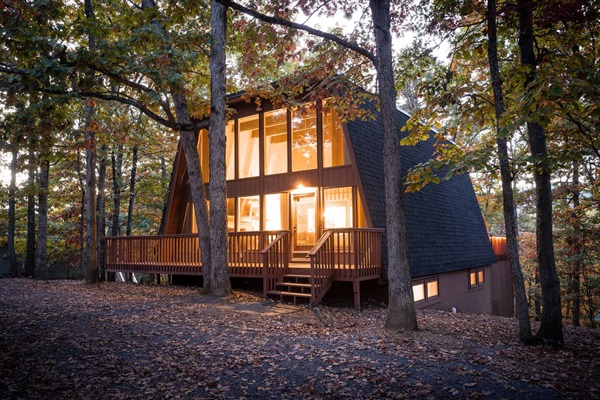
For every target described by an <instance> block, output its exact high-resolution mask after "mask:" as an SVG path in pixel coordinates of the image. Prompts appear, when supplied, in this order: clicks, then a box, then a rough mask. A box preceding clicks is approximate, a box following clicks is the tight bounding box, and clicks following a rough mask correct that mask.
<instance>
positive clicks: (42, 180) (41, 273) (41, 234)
mask: <svg viewBox="0 0 600 400" xmlns="http://www.w3.org/2000/svg"><path fill="white" fill-rule="evenodd" d="M47 153H48V148H44V150H43V151H42V153H41V157H40V174H39V194H38V234H37V246H36V248H37V249H36V257H35V268H36V270H35V276H36V278H37V279H48V278H49V272H50V271H49V269H48V267H49V266H48V182H49V174H50V161H48V159H47V158H46V156H47Z"/></svg>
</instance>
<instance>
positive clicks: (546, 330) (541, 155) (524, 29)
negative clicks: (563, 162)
mask: <svg viewBox="0 0 600 400" xmlns="http://www.w3.org/2000/svg"><path fill="white" fill-rule="evenodd" d="M517 8H518V13H519V50H520V54H521V64H522V65H523V66H525V67H527V71H528V72H527V74H526V76H525V83H524V89H525V92H526V93H528V94H530V95H532V94H531V92H532V90H533V83H534V82H535V80H536V68H537V60H536V57H535V53H534V47H533V43H534V34H533V1H532V0H518V2H517ZM532 101H533V100H532ZM527 135H528V139H529V148H530V151H531V155H532V157H533V162H534V169H533V176H534V180H535V191H536V197H537V198H536V241H537V243H536V247H537V259H538V263H539V270H540V284H541V286H542V321H541V323H540V329H539V330H538V332H537V334H536V336H537V337H538V338H540V339H544V340H547V341H548V342H550V343H552V344H563V343H564V338H563V331H562V315H561V302H560V282H559V280H558V274H557V272H556V264H555V260H554V246H553V237H552V185H551V181H550V165H549V163H548V151H547V149H546V133H545V132H544V128H543V127H542V126H541V125H540V124H539V123H538V122H535V120H534V119H532V118H531V117H529V118H528V119H527Z"/></svg>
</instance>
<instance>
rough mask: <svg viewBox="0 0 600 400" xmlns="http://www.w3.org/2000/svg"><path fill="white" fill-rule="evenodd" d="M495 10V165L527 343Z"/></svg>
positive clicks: (492, 1)
mask: <svg viewBox="0 0 600 400" xmlns="http://www.w3.org/2000/svg"><path fill="white" fill-rule="evenodd" d="M496 18H497V7H496V0H488V10H487V34H488V46H487V48H488V62H489V67H490V77H491V82H492V90H493V93H494V108H495V113H496V145H497V148H498V150H497V151H498V161H499V163H500V177H501V179H502V204H503V210H504V226H505V230H506V240H507V246H508V263H509V266H510V271H511V274H512V281H513V291H514V296H515V306H516V315H517V319H518V321H519V339H520V340H521V341H522V342H524V343H528V342H529V341H530V340H531V337H532V333H531V323H530V321H529V305H528V303H527V295H526V293H525V283H524V281H523V272H522V271H521V265H520V263H519V241H518V240H519V239H518V234H519V227H518V222H517V210H516V207H515V202H514V194H513V188H512V185H513V178H512V172H511V169H510V162H509V158H508V144H507V139H506V133H505V132H506V130H507V127H506V125H505V124H504V122H503V119H502V117H503V115H504V113H505V106H504V94H503V91H502V79H501V78H500V68H499V67H498V36H497V34H498V29H497V25H496Z"/></svg>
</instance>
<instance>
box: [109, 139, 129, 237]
mask: <svg viewBox="0 0 600 400" xmlns="http://www.w3.org/2000/svg"><path fill="white" fill-rule="evenodd" d="M111 166H112V183H113V215H112V228H111V235H112V236H121V218H120V217H121V215H120V214H121V188H122V186H123V177H122V176H123V145H122V144H119V145H118V146H117V149H116V154H115V149H114V148H113V150H112V156H111ZM127 236H129V235H127Z"/></svg>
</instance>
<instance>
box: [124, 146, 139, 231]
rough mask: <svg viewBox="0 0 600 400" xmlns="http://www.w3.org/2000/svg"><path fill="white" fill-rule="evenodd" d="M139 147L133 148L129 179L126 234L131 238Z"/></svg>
mask: <svg viewBox="0 0 600 400" xmlns="http://www.w3.org/2000/svg"><path fill="white" fill-rule="evenodd" d="M137 163H138V145H137V144H136V145H134V146H133V159H132V160H131V177H130V178H129V204H128V205H127V228H126V230H125V234H126V235H127V236H131V226H132V224H133V204H134V202H135V180H136V175H137Z"/></svg>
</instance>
